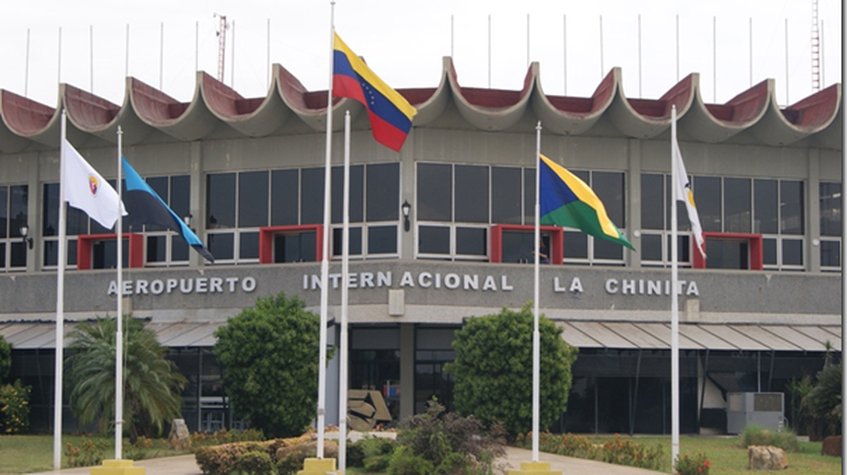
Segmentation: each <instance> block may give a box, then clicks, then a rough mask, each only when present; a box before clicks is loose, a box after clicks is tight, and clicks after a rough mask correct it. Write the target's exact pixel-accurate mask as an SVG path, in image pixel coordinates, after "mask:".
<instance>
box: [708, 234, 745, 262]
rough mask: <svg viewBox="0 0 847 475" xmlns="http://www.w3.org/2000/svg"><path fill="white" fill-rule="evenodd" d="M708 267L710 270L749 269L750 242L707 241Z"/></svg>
mask: <svg viewBox="0 0 847 475" xmlns="http://www.w3.org/2000/svg"><path fill="white" fill-rule="evenodd" d="M706 255H708V256H709V258H708V259H707V260H706V267H708V268H709V269H749V268H750V261H749V257H750V242H749V241H747V240H746V239H709V240H707V241H706Z"/></svg>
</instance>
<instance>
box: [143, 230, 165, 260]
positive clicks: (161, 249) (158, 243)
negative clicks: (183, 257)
mask: <svg viewBox="0 0 847 475" xmlns="http://www.w3.org/2000/svg"><path fill="white" fill-rule="evenodd" d="M167 242H168V237H167V236H162V235H159V236H147V262H165V261H166V260H167V249H166V247H167Z"/></svg>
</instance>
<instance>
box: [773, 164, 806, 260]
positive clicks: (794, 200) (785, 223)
mask: <svg viewBox="0 0 847 475" xmlns="http://www.w3.org/2000/svg"><path fill="white" fill-rule="evenodd" d="M779 213H780V214H779V218H780V221H779V222H780V224H779V228H780V231H782V232H783V233H788V234H803V182H802V181H788V180H783V181H781V182H779ZM783 263H785V262H784V261H783Z"/></svg>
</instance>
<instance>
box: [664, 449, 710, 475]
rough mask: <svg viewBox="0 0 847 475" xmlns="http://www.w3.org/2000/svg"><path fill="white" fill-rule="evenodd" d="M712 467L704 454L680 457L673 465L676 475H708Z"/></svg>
mask: <svg viewBox="0 0 847 475" xmlns="http://www.w3.org/2000/svg"><path fill="white" fill-rule="evenodd" d="M711 466H712V464H711V462H709V459H707V458H706V455H705V454H702V453H699V454H697V455H691V456H688V455H680V456H679V457H678V458H677V459H676V462H674V464H673V468H674V470H676V473H677V474H678V475H709V468H710V467H711Z"/></svg>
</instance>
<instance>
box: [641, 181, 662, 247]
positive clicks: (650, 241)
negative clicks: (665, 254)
mask: <svg viewBox="0 0 847 475" xmlns="http://www.w3.org/2000/svg"><path fill="white" fill-rule="evenodd" d="M660 183H661V182H660ZM641 260H642V261H661V260H662V236H660V235H657V234H642V235H641Z"/></svg>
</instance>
